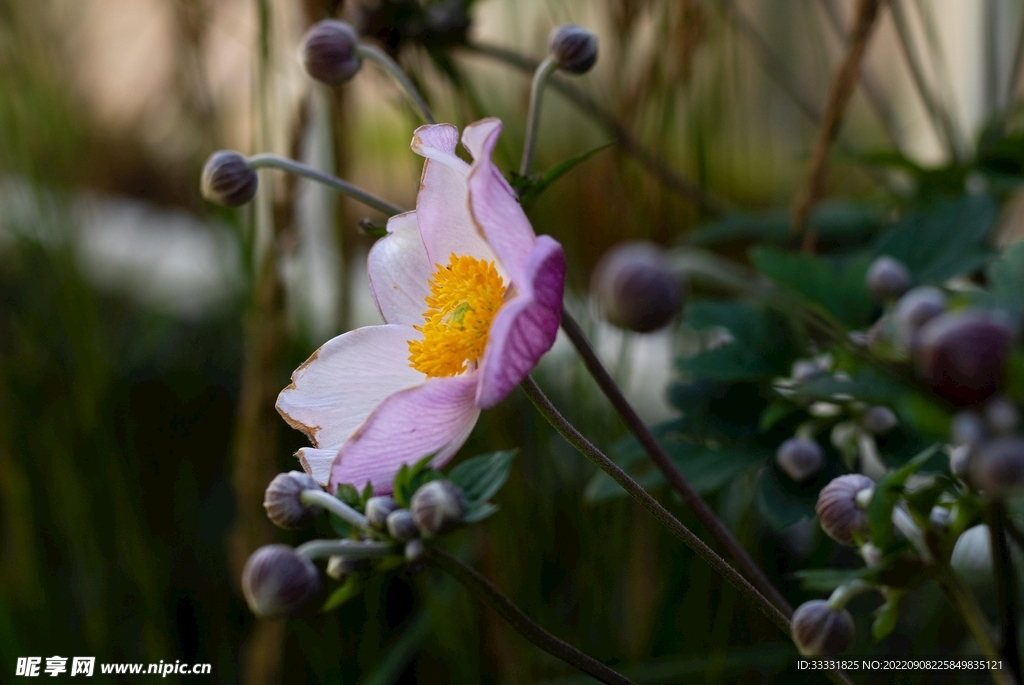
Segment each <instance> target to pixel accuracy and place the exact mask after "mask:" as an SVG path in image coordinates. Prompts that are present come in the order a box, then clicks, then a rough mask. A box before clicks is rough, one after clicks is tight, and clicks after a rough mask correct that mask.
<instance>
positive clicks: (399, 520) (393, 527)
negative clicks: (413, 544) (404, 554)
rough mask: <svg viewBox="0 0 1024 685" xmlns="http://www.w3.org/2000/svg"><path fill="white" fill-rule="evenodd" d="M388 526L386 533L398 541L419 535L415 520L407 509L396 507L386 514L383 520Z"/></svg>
mask: <svg viewBox="0 0 1024 685" xmlns="http://www.w3.org/2000/svg"><path fill="white" fill-rule="evenodd" d="M385 521H386V524H387V528H388V535H390V536H391V537H393V538H394V539H396V540H398V541H399V542H408V541H409V540H412V539H413V538H416V537H419V534H420V531H419V528H417V527H416V520H415V519H413V517H412V512H410V511H409V510H408V509H396V510H395V511H393V512H391V513H390V514H388V517H387V519H386V520H385Z"/></svg>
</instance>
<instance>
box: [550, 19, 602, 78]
mask: <svg viewBox="0 0 1024 685" xmlns="http://www.w3.org/2000/svg"><path fill="white" fill-rule="evenodd" d="M548 52H549V53H551V56H552V57H554V58H555V60H556V61H557V62H558V67H559V68H560V69H564V70H565V71H568V72H569V73H570V74H585V73H587V72H588V71H590V69H591V68H592V67H593V66H594V63H595V62H597V36H596V35H595V34H594V33H593V32H592V31H588V30H587V29H585V28H583V27H581V26H576V25H575V24H563V25H562V26H559V27H558V28H556V29H555V30H554V31H552V32H551V37H550V38H549V39H548Z"/></svg>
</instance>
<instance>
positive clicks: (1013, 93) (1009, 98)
mask: <svg viewBox="0 0 1024 685" xmlns="http://www.w3.org/2000/svg"><path fill="white" fill-rule="evenodd" d="M1022 63H1024V13H1022V15H1021V19H1020V28H1019V29H1017V42H1016V44H1015V45H1014V48H1013V64H1012V66H1011V67H1010V76H1009V78H1008V79H1007V81H1006V90H1005V92H1004V93H1003V95H1004V101H1003V105H1002V107H1003V112H1004V118H1005V115H1006V114H1009V113H1010V110H1011V109H1013V103H1014V101H1015V100H1016V99H1017V90H1018V88H1019V86H1020V72H1021V64H1022Z"/></svg>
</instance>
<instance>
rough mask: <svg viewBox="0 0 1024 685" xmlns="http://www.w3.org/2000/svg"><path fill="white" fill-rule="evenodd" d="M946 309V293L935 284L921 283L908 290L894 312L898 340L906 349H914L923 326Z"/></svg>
mask: <svg viewBox="0 0 1024 685" xmlns="http://www.w3.org/2000/svg"><path fill="white" fill-rule="evenodd" d="M944 311H946V294H945V293H944V292H942V291H941V290H939V289H938V288H936V287H935V286H931V285H921V286H918V287H916V288H914V289H913V290H910V291H908V292H907V294H905V295H904V296H903V297H901V298H900V299H899V301H898V302H897V303H896V307H895V308H894V309H893V313H892V316H893V321H894V324H895V328H896V342H897V343H899V344H900V345H901V346H902V347H904V348H905V349H908V350H909V349H912V348H913V346H914V339H915V337H916V336H917V332H918V330H919V329H920V328H921V326H923V325H925V324H926V323H928V322H929V321H930V320H932V319H934V318H935V317H936V316H938V315H939V314H942V313H943V312H944Z"/></svg>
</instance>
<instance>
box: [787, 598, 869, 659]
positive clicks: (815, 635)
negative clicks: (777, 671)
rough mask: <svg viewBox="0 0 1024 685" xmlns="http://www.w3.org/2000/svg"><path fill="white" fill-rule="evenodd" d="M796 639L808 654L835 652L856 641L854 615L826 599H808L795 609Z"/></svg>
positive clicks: (794, 628)
mask: <svg viewBox="0 0 1024 685" xmlns="http://www.w3.org/2000/svg"><path fill="white" fill-rule="evenodd" d="M792 632H793V642H794V643H796V648H797V650H799V651H800V653H801V654H803V655H804V656H835V655H837V654H842V653H843V652H845V651H846V650H847V649H849V647H850V645H851V644H852V643H853V636H854V625H853V617H852V616H850V612H849V611H847V610H846V609H843V610H842V611H836V610H835V609H833V608H832V607H830V606H829V605H828V602H826V601H825V600H823V599H813V600H811V601H810V602H804V603H803V604H801V605H800V606H798V607H797V609H796V611H795V612H793V623H792Z"/></svg>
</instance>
